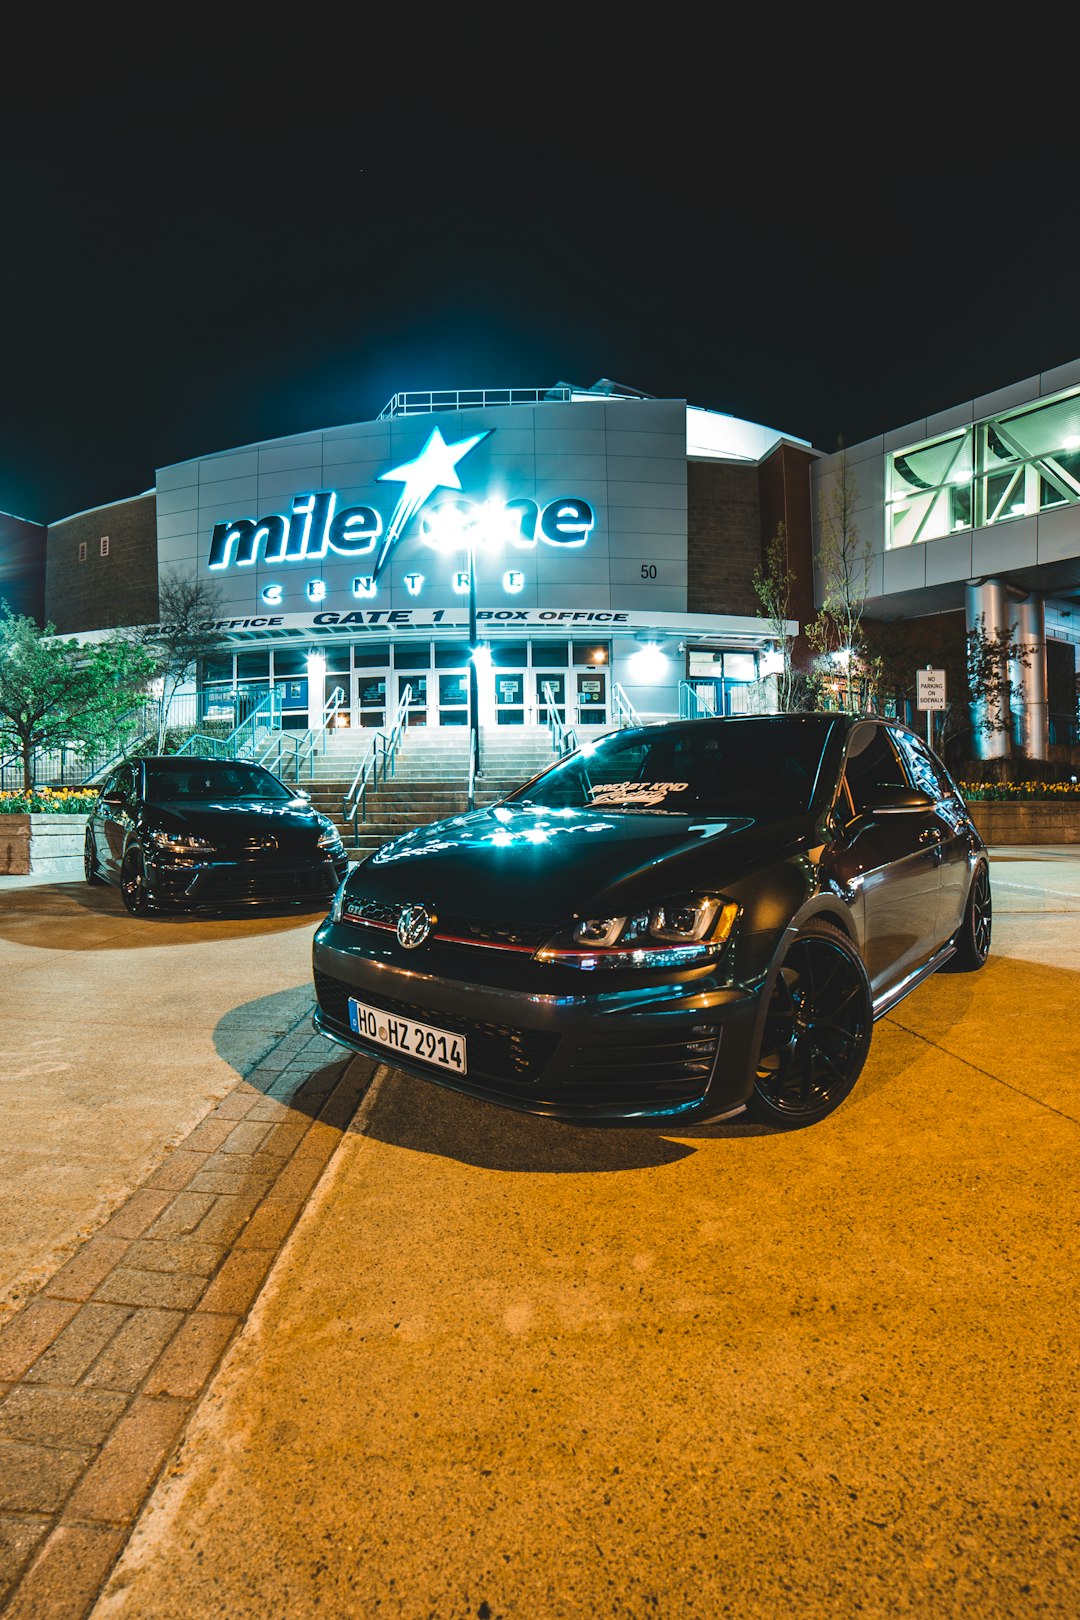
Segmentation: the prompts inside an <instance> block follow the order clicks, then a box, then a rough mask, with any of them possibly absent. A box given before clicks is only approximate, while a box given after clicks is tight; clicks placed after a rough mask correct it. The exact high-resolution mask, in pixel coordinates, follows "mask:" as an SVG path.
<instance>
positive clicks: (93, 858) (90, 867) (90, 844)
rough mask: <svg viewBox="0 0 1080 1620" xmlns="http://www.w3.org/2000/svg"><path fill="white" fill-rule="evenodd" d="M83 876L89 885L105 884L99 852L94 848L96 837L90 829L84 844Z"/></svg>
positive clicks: (87, 830)
mask: <svg viewBox="0 0 1080 1620" xmlns="http://www.w3.org/2000/svg"><path fill="white" fill-rule="evenodd" d="M82 864H83V875H84V876H85V878H86V881H87V883H104V881H105V879H104V878H103V877H102V875H101V868H100V866H99V865H98V859H97V851H96V850H95V848H94V835H93V833H92V832H91V831H90V829H89V827H87V829H86V838H85V840H84V842H83V857H82Z"/></svg>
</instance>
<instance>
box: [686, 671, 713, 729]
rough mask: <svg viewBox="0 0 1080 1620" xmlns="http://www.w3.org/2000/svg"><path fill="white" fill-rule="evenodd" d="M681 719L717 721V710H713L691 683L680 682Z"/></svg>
mask: <svg viewBox="0 0 1080 1620" xmlns="http://www.w3.org/2000/svg"><path fill="white" fill-rule="evenodd" d="M679 719H680V720H715V719H716V710H715V709H714V708H711V707H710V706H709V704H708V703H706V702H705V699H704V698H703V697H702V695H701V693H700V692H699V691H698V690H697V689H696V688H695V687H694V686H693V685H692V684H691V683H690V681H680V682H679Z"/></svg>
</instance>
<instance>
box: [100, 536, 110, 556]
mask: <svg viewBox="0 0 1080 1620" xmlns="http://www.w3.org/2000/svg"><path fill="white" fill-rule="evenodd" d="M98 547H99V553H100V555H101V556H102V557H107V556H108V555H109V537H108V535H107V534H103V535H102V536H101V539H100V540H99V541H98Z"/></svg>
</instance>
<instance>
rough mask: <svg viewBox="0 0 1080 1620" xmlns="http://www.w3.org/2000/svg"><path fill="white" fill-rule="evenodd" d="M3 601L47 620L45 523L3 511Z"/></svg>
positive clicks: (0, 559) (39, 620)
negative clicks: (13, 515)
mask: <svg viewBox="0 0 1080 1620" xmlns="http://www.w3.org/2000/svg"><path fill="white" fill-rule="evenodd" d="M0 602H6V603H7V605H8V607H9V608H10V609H11V611H12V613H24V614H26V616H27V617H28V618H31V619H35V620H36V621H37V623H38V624H43V623H44V622H45V621H44V613H45V525H44V523H31V522H30V520H29V518H19V517H12V516H10V514H9V513H7V512H0Z"/></svg>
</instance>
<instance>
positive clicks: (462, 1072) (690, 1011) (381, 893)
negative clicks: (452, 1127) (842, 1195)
mask: <svg viewBox="0 0 1080 1620" xmlns="http://www.w3.org/2000/svg"><path fill="white" fill-rule="evenodd" d="M989 948H990V880H989V868H988V863H987V857H986V851H985V849H984V847H983V844H982V841H981V839H980V838H979V835H978V833H977V832H976V830H975V827H974V825H973V823H972V822H971V820H970V818H969V816H968V814H967V811H966V809H965V806H964V803H963V800H962V799H961V797H960V794H959V792H958V791H957V789H956V786H955V784H954V783H953V781H952V780H951V778H950V777H949V775H948V773H947V772H946V770H945V768H944V766H943V765H942V764H941V762H940V760H938V759H937V758H936V756H935V755H934V754H932V753H931V752H930V750H929V749H928V748H927V747H926V746H925V745H924V744H923V743H922V742H921V741H920V740H919V738H918V737H916V736H915V735H914V734H913V733H912V732H910V731H908V730H906V729H905V728H904V727H902V726H900V725H896V724H893V723H890V722H886V721H882V720H877V719H869V718H866V719H864V718H861V717H853V716H838V715H835V714H808V715H775V716H762V717H753V718H739V719H730V720H693V721H687V722H673V723H670V724H664V725H656V726H645V727H641V728H638V729H634V730H626V731H620V732H615V733H611V734H610V735H608V736H605V737H602V738H600V739H599V740H597V741H596V742H593V743H587V744H585V745H584V746H583V747H581V748H580V749H579V750H578V752H576V753H575V754H572V755H570V756H569V757H567V758H565V759H563V760H561V761H560V762H559V763H557V764H555V765H553V766H551V768H550V769H548V770H546V771H544V772H543V773H541V774H540V775H539V776H537V777H535V778H534V779H533V780H532V781H531V782H529V783H527V784H526V785H525V786H524V787H523V788H521V789H519V790H518V791H517V792H515V793H513V794H511V795H510V796H509V797H508V798H506V799H504V800H503V801H502V802H501V803H500V804H497V805H495V806H494V807H492V808H489V809H484V810H476V811H473V812H472V813H470V814H466V815H460V816H454V817H452V818H451V819H449V820H446V821H441V822H437V823H435V824H434V825H432V826H429V827H422V828H419V829H418V830H416V831H414V832H410V833H408V834H407V835H406V836H404V837H401V838H398V839H396V840H394V842H392V843H389V844H386V845H384V846H383V847H382V848H381V849H379V850H378V851H376V852H375V854H373V855H372V856H370V857H369V858H368V859H367V860H366V861H364V862H363V863H362V864H361V865H360V866H358V867H356V868H355V869H354V870H353V872H352V874H351V876H350V877H349V878H348V879H347V880H346V881H345V882H344V883H343V884H342V885H341V887H340V889H339V890H338V892H337V895H336V896H335V898H334V902H333V907H332V909H331V912H330V915H329V916H328V918H327V919H326V921H325V922H324V923H323V924H322V926H321V927H320V928H319V929H318V931H317V932H316V935H315V941H314V975H315V987H316V992H317V996H318V1008H317V1011H316V1014H315V1023H316V1027H317V1028H319V1029H321V1030H322V1031H323V1033H324V1034H326V1035H328V1036H330V1037H331V1038H332V1039H333V1040H335V1041H338V1042H340V1043H341V1044H343V1045H345V1046H348V1047H352V1048H354V1049H355V1050H357V1051H360V1052H365V1053H368V1054H369V1055H372V1056H376V1057H379V1058H383V1059H386V1060H389V1061H392V1062H393V1064H394V1065H395V1066H396V1067H398V1068H401V1069H404V1070H406V1071H407V1072H409V1073H410V1074H414V1075H422V1076H423V1077H424V1078H425V1079H429V1080H436V1081H438V1082H439V1083H440V1084H442V1085H445V1086H450V1087H452V1088H454V1089H455V1090H458V1091H463V1092H468V1093H470V1094H471V1095H473V1096H476V1097H482V1098H486V1099H488V1100H490V1101H492V1102H497V1103H502V1104H505V1105H507V1106H509V1107H512V1108H518V1109H523V1110H526V1111H529V1112H531V1113H535V1114H545V1115H549V1116H551V1117H553V1118H556V1119H561V1120H567V1121H573V1122H575V1123H578V1124H586V1123H592V1124H601V1123H609V1124H610V1123H621V1124H628V1123H652V1124H654V1125H664V1124H666V1125H669V1126H670V1125H671V1124H673V1123H675V1122H684V1123H690V1122H700V1121H704V1120H709V1119H718V1118H725V1117H728V1116H730V1115H733V1114H736V1113H739V1112H741V1111H742V1110H743V1109H744V1108H745V1107H747V1106H749V1107H750V1109H751V1111H752V1112H753V1113H755V1114H756V1115H757V1116H758V1117H759V1118H761V1119H763V1120H765V1121H768V1122H770V1123H772V1124H775V1125H787V1126H798V1125H807V1124H811V1123H813V1122H814V1121H816V1120H819V1119H821V1118H823V1117H824V1116H825V1115H826V1114H828V1113H829V1112H830V1111H831V1110H832V1109H833V1108H835V1107H836V1106H837V1104H838V1103H839V1102H841V1101H842V1100H843V1098H844V1097H846V1096H847V1094H848V1092H849V1091H850V1090H851V1088H852V1086H853V1085H854V1084H855V1081H856V1079H857V1078H858V1075H859V1071H860V1070H861V1068H862V1066H863V1062H864V1060H865V1058H866V1053H867V1049H868V1047H869V1043H870V1032H871V1028H872V1025H873V1022H874V1020H875V1019H876V1018H878V1017H880V1016H881V1014H882V1013H884V1012H886V1011H887V1010H888V1009H889V1008H890V1007H892V1006H893V1005H895V1003H896V1002H897V1001H899V1000H900V999H901V998H902V997H903V996H906V995H907V994H908V993H909V992H910V991H911V990H913V989H914V988H915V986H916V985H918V984H919V983H921V982H922V980H923V979H925V978H926V977H927V976H928V975H929V974H930V973H932V972H933V971H934V970H935V969H936V968H939V967H941V966H943V965H944V964H945V963H946V962H949V961H951V962H953V963H955V964H957V965H960V966H962V967H965V968H978V967H981V966H982V964H983V963H984V962H985V960H986V957H987V953H988V951H989Z"/></svg>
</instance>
